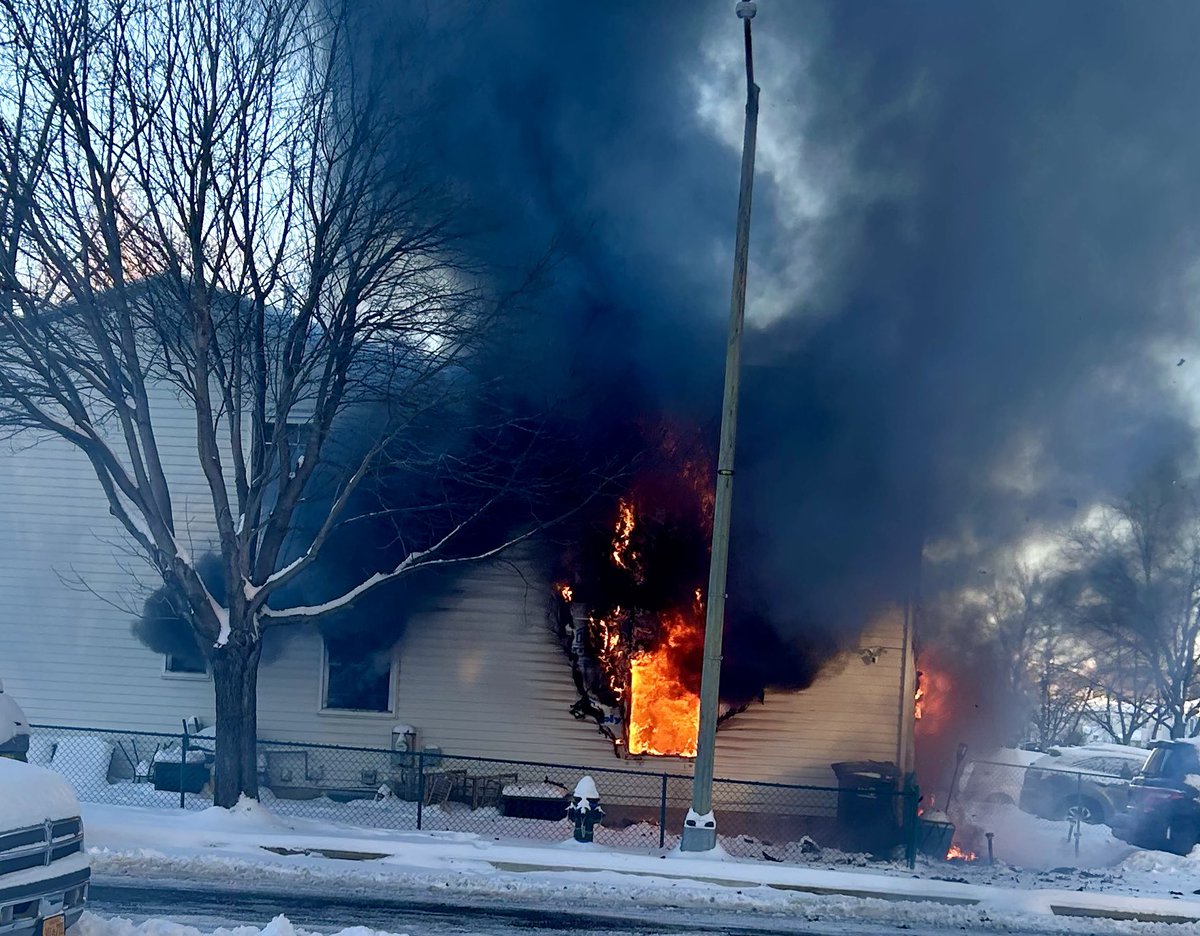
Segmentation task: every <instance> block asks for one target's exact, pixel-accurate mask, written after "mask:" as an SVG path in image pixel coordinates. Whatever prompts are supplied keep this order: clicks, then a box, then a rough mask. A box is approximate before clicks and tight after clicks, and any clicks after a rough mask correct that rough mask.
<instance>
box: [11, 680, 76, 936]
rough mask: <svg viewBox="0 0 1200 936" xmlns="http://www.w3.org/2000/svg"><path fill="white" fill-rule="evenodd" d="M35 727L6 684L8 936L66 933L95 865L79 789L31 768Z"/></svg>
mask: <svg viewBox="0 0 1200 936" xmlns="http://www.w3.org/2000/svg"><path fill="white" fill-rule="evenodd" d="M28 748H29V726H28V723H27V722H26V721H25V716H24V714H22V712H21V709H20V706H18V705H17V704H16V702H15V701H13V699H12V697H11V696H6V695H5V694H4V687H3V685H2V684H0V751H2V753H0V936H64V934H65V933H66V930H67V928H68V927H70V926H71V925H73V924H74V923H75V921H76V920H78V919H79V917H80V916H81V915H82V914H83V907H84V903H85V902H86V900H87V892H88V882H89V880H90V879H91V868H90V866H89V864H88V857H87V853H86V852H85V851H84V847H83V822H82V820H81V819H80V816H79V803H78V801H77V800H76V799H75V793H74V791H73V790H72V789H71V785H70V784H69V783H67V781H66V779H65V778H64V777H62V776H61V775H60V774H57V773H54V772H52V771H49V770H46V769H44V768H42V767H35V766H34V765H32V764H27V763H25V752H26V751H27V750H28Z"/></svg>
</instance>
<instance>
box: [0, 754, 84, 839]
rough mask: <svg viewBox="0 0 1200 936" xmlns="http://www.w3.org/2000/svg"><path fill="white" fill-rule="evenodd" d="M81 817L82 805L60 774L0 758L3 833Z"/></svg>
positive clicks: (0, 802) (0, 806) (1, 826)
mask: <svg viewBox="0 0 1200 936" xmlns="http://www.w3.org/2000/svg"><path fill="white" fill-rule="evenodd" d="M78 815H79V803H78V802H76V800H75V794H74V792H72V790H71V785H70V784H69V783H67V781H66V780H64V779H63V778H62V776H61V775H60V774H56V773H54V772H53V771H50V770H46V769H45V768H44V767H37V766H34V765H33V764H22V763H21V762H20V761H15V760H9V759H7V758H4V757H0V832H2V831H6V830H9V829H20V828H25V827H27V826H33V825H40V824H41V823H42V822H44V821H45V820H47V819H70V818H71V817H73V816H78Z"/></svg>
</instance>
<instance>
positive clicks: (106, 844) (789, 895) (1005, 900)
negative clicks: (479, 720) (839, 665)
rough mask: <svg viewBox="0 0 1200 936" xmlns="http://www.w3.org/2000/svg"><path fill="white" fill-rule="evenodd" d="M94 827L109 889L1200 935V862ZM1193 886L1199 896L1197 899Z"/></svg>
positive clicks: (126, 822) (313, 825)
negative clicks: (404, 896) (292, 883)
mask: <svg viewBox="0 0 1200 936" xmlns="http://www.w3.org/2000/svg"><path fill="white" fill-rule="evenodd" d="M84 821H85V825H86V829H87V841H88V845H89V850H90V852H91V855H92V859H93V862H94V866H95V871H96V874H97V876H98V878H100V879H103V878H104V876H105V875H111V876H114V877H115V876H126V877H130V876H138V875H151V876H153V875H155V874H158V875H165V874H177V875H182V876H185V877H187V878H189V879H192V878H197V877H198V878H200V879H213V878H215V877H217V878H224V879H227V878H229V877H231V876H235V877H236V876H238V875H243V874H245V873H247V871H248V870H250V871H252V873H254V874H255V875H258V876H260V877H261V876H262V875H264V874H267V875H273V876H275V877H276V878H278V879H280V880H287V879H289V878H292V879H303V880H305V881H308V882H312V881H314V880H319V881H328V882H329V883H330V884H336V883H337V882H342V883H352V884H353V885H354V886H356V887H360V888H361V887H364V886H366V887H370V886H372V885H378V884H384V885H387V886H389V887H391V888H395V887H397V886H401V887H408V888H414V889H417V890H423V891H440V892H444V891H447V890H450V891H460V892H463V893H470V894H474V895H487V894H495V895H503V896H506V897H508V898H512V897H514V896H515V895H519V896H521V897H523V898H527V899H534V900H539V899H556V900H561V898H562V893H563V890H564V888H566V889H570V890H572V892H573V894H574V892H578V893H577V896H579V897H581V898H584V899H586V898H587V897H589V896H601V895H604V897H605V899H611V895H612V894H613V893H622V894H625V893H634V892H636V893H637V894H640V895H641V897H640V898H639V899H641V900H642V901H643V902H644V901H645V900H647V899H653V898H655V897H656V896H657V897H658V898H661V899H662V900H664V901H670V902H673V903H679V902H681V901H682V902H688V901H691V902H693V903H694V904H695V905H717V906H725V905H731V906H734V905H735V906H750V907H753V908H756V909H763V910H780V909H783V908H785V907H786V906H787V905H788V904H789V903H792V902H794V901H795V900H797V899H802V900H814V899H820V898H831V897H832V898H842V899H844V898H852V899H856V900H865V901H887V902H892V903H897V902H903V903H906V904H914V903H915V904H920V905H924V906H925V908H926V909H927V911H928V912H929V913H930V914H932V915H934V916H937V917H943V916H946V915H947V914H949V915H951V916H953V915H955V914H961V912H963V911H969V912H970V915H971V916H972V917H975V916H981V917H983V918H999V917H1011V916H1014V915H1017V916H1023V915H1036V916H1041V917H1043V918H1044V917H1045V916H1047V915H1053V916H1057V917H1087V918H1107V919H1113V920H1139V921H1147V922H1160V923H1195V922H1200V899H1197V898H1196V897H1193V896H1192V894H1191V891H1192V890H1193V889H1194V888H1195V887H1196V886H1197V883H1200V877H1198V876H1197V875H1196V869H1197V868H1200V863H1197V862H1195V861H1192V860H1189V859H1179V860H1178V861H1179V862H1183V863H1182V864H1179V865H1178V866H1176V865H1173V864H1171V865H1167V866H1164V867H1157V868H1154V869H1151V870H1152V871H1153V873H1152V874H1149V875H1147V879H1148V880H1154V881H1157V880H1158V879H1160V878H1163V875H1164V873H1165V874H1167V875H1168V878H1169V879H1164V881H1163V886H1162V889H1161V891H1159V892H1157V893H1140V894H1139V893H1130V892H1125V893H1121V892H1115V893H1114V892H1111V891H1105V890H1100V889H1095V890H1083V891H1081V890H1078V889H1074V890H1072V889H1065V888H1053V887H1042V888H1038V887H1029V886H1022V887H1011V886H1002V885H997V884H988V883H971V882H962V881H955V880H945V879H940V880H939V879H935V878H934V877H932V876H931V873H930V872H929V870H928V869H927V870H926V873H925V874H923V875H913V874H905V873H901V872H899V871H898V870H897V869H895V868H892V869H883V870H876V869H874V868H867V869H855V870H840V869H837V870H835V869H830V868H821V867H810V866H800V865H788V864H776V863H765V862H761V861H745V860H738V859H732V858H728V857H724V856H720V855H704V856H702V857H697V856H691V855H688V856H684V855H681V854H679V853H677V852H673V853H668V854H665V855H659V856H652V855H645V854H631V853H629V852H626V851H620V850H616V849H609V848H604V847H602V846H593V845H580V844H577V843H575V842H571V841H567V842H562V843H553V844H544V843H524V842H512V841H496V840H492V839H482V838H480V837H478V836H476V835H473V834H469V833H437V832H396V831H389V830H372V829H359V828H352V827H339V826H334V825H330V824H327V823H320V822H315V821H311V820H298V819H283V818H280V817H278V816H275V815H272V814H271V813H269V812H267V811H266V810H265V809H264V808H263V807H261V806H259V805H258V804H256V803H245V804H243V805H242V806H240V807H238V808H237V809H235V810H228V811H227V810H218V809H210V810H205V811H203V812H195V813H188V812H179V811H167V810H152V809H139V808H136V807H120V806H97V805H85V807H84ZM1189 881H1190V884H1191V886H1190V887H1187V889H1186V890H1184V889H1183V887H1184V886H1185V884H1186V883H1188V882H1189ZM635 882H636V883H635ZM631 886H632V888H633V889H632V890H631ZM1096 886H1097V887H1101V886H1103V882H1101V883H1099V884H1097V885H1096ZM1125 890H1126V891H1128V890H1129V887H1128V886H1127V885H1126V886H1125ZM1184 894H1187V899H1185V898H1184ZM896 909H899V907H897V908H896Z"/></svg>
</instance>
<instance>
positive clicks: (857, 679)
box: [0, 392, 915, 785]
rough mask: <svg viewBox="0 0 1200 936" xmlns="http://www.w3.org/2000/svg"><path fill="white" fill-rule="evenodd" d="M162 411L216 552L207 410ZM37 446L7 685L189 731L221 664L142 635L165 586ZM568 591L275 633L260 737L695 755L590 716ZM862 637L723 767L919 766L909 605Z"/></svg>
mask: <svg viewBox="0 0 1200 936" xmlns="http://www.w3.org/2000/svg"><path fill="white" fill-rule="evenodd" d="M152 407H153V409H154V411H155V420H156V424H157V427H158V433H159V439H160V445H161V450H162V454H163V458H164V461H165V463H166V469H167V472H168V475H169V476H170V477H171V478H172V479H173V480H174V494H175V501H174V503H175V509H176V511H177V512H178V513H179V514H180V516H178V517H177V523H178V528H179V530H180V531H181V536H182V539H183V540H184V541H185V542H189V543H192V544H194V546H195V550H196V552H197V553H199V552H201V551H203V549H204V548H205V547H206V544H208V543H210V542H211V539H212V532H213V526H212V523H211V520H208V519H206V517H207V516H208V515H209V513H210V512H211V506H210V504H211V502H210V500H209V496H208V492H207V488H206V487H205V485H204V482H203V480H202V479H201V477H200V474H199V471H198V469H197V468H196V464H195V463H196V451H195V443H194V431H195V430H194V425H193V420H194V416H193V415H192V414H191V412H190V411H188V410H187V409H185V408H184V407H181V406H179V404H178V403H177V402H176V401H175V399H174V398H173V397H172V396H171V395H170V393H167V392H163V393H160V394H159V395H157V396H156V397H155V398H154V400H153V401H152ZM33 443H34V439H33V438H32V437H25V438H18V439H17V440H15V441H14V442H13V443H0V479H2V480H3V496H2V497H0V531H2V535H0V678H3V679H4V682H5V686H6V689H8V690H10V691H11V692H12V693H13V694H14V696H16V697H17V698H19V699H20V700H21V703H22V705H23V706H24V707H25V710H26V712H27V714H28V715H29V717H30V720H31V721H32V722H34V723H35V724H36V723H41V724H53V725H68V726H86V727H97V728H110V729H124V730H154V731H178V730H179V729H180V725H181V720H182V719H184V718H187V717H190V716H197V717H198V718H199V720H200V721H201V722H202V723H206V724H208V723H211V720H212V715H213V690H212V683H211V681H210V680H209V678H208V676H207V675H206V674H205V673H204V672H196V671H195V667H194V666H188V665H187V663H186V661H182V660H178V659H172V658H169V657H164V656H162V655H159V654H156V653H153V652H152V651H150V650H149V649H147V647H146V646H144V645H143V644H142V643H141V642H139V641H138V640H137V639H136V638H135V637H134V635H133V633H132V632H131V629H130V626H131V623H132V620H133V618H134V617H135V615H136V612H137V610H138V609H139V608H140V607H141V603H142V601H143V600H144V599H145V597H146V594H147V593H148V591H149V590H150V589H152V588H154V587H156V586H157V584H158V583H157V582H156V581H155V578H154V574H153V572H152V570H151V569H150V568H149V566H148V565H146V563H145V562H144V561H143V560H142V559H140V558H139V556H138V555H137V554H136V553H135V552H134V551H133V549H132V547H130V546H129V544H128V543H127V541H126V540H125V538H124V536H123V534H122V532H121V531H120V529H119V528H118V526H117V524H116V522H115V521H114V520H113V519H112V518H111V517H110V516H109V514H108V508H107V503H106V501H105V499H104V497H103V495H102V494H101V491H100V489H99V486H98V484H97V482H96V479H95V477H94V475H93V474H92V469H91V467H90V465H89V464H88V463H87V461H86V460H85V459H84V458H83V457H82V456H81V455H80V453H79V452H77V451H76V450H75V449H73V448H71V447H70V446H69V445H67V444H66V443H64V442H62V441H60V440H57V439H53V438H48V439H45V440H38V441H37V444H33ZM516 561H517V563H520V562H521V556H517V557H516ZM525 565H528V563H526V564H525ZM550 594H551V583H550V582H549V580H548V579H544V578H539V575H538V573H537V572H535V571H531V569H530V568H528V567H526V568H524V569H523V571H522V572H521V573H518V571H517V570H516V569H515V568H514V563H513V562H512V561H506V562H503V563H492V564H487V565H480V566H477V567H473V568H472V569H470V570H469V571H468V572H467V573H465V574H463V575H462V576H461V577H460V578H459V579H458V581H457V582H456V584H455V585H454V586H453V587H452V588H450V589H449V590H448V591H446V592H444V593H443V594H442V595H441V597H440V598H439V599H438V600H437V602H436V603H435V605H434V606H433V607H431V608H429V609H427V610H425V611H423V612H421V613H420V614H417V615H414V617H413V619H412V620H411V621H410V622H409V623H408V626H407V628H406V630H405V633H404V636H403V637H402V638H401V639H400V640H399V642H398V643H397V644H396V646H395V647H394V648H393V649H392V652H391V654H390V656H389V655H386V654H385V655H384V657H383V658H382V660H380V659H378V658H376V659H374V660H371V659H361V658H354V657H349V656H346V653H345V650H344V648H342V647H340V646H338V645H336V644H335V645H331V646H327V645H326V644H325V642H324V641H323V640H322V638H321V636H320V634H319V633H318V632H317V630H316V629H315V628H311V627H309V628H306V629H295V630H291V629H288V630H273V631H268V635H267V638H266V639H267V646H266V650H265V653H264V659H265V660H266V662H265V663H264V665H263V666H262V669H261V675H260V682H259V696H258V697H259V731H260V735H261V736H262V737H263V738H266V739H275V740H292V741H300V742H309V743H330V744H344V745H354V746H363V747H372V748H386V747H388V746H389V745H390V744H391V740H392V729H393V727H394V726H396V725H398V724H404V725H410V726H412V727H413V728H415V729H416V731H417V734H418V738H419V744H420V745H422V746H424V747H438V748H441V750H442V751H444V752H445V753H446V754H457V755H462V756H471V755H474V756H483V757H495V758H507V759H514V760H534V761H550V762H558V763H571V764H582V765H595V766H628V767H630V768H632V769H636V770H645V771H648V772H658V773H661V772H664V771H670V772H673V773H690V769H691V768H690V761H687V760H683V759H679V758H659V757H644V758H627V759H625V760H624V762H621V761H618V760H617V759H616V757H615V756H614V753H613V750H614V749H613V745H612V744H611V742H610V741H609V740H608V739H606V738H605V737H603V736H602V735H601V734H600V733H599V732H598V730H597V726H596V724H595V723H594V722H592V721H588V720H576V719H575V718H573V717H572V715H571V714H570V709H571V706H572V705H573V704H574V703H575V702H576V700H577V698H578V695H577V692H576V690H575V686H574V684H573V681H572V677H571V669H570V664H569V661H568V660H567V658H566V656H565V655H564V653H563V652H562V650H561V649H560V647H559V645H558V643H557V641H556V638H555V637H554V635H553V633H552V630H551V627H550V626H549V623H548V618H549V609H550V604H549V602H550ZM860 645H861V646H862V647H863V648H870V649H869V650H864V651H863V652H852V653H848V654H846V655H844V656H843V657H842V658H839V659H837V660H835V661H834V662H833V663H831V664H830V665H829V666H828V667H827V669H826V671H825V673H824V674H823V675H822V676H821V677H820V678H819V679H818V680H817V682H816V683H815V684H814V685H813V686H812V687H811V688H810V689H808V690H806V691H804V692H798V693H795V692H793V693H783V692H780V693H777V692H772V691H768V692H767V693H766V695H765V700H764V704H761V705H758V704H755V705H752V706H751V707H750V708H749V709H748V710H746V711H745V712H743V713H741V714H738V715H736V716H735V717H733V718H732V719H730V720H729V721H728V722H726V723H725V724H724V725H723V726H722V728H721V731H720V733H719V735H718V745H717V767H716V773H717V776H718V777H726V778H735V779H746V780H763V781H772V782H781V783H806V784H816V785H831V784H832V783H833V782H834V775H833V772H832V771H831V769H830V764H831V763H834V762H838V761H851V760H879V761H891V762H896V763H899V765H900V767H901V769H902V770H903V771H908V770H911V769H912V744H913V740H912V724H913V722H912V697H913V689H914V682H915V672H914V668H913V658H912V639H911V634H910V628H909V626H908V624H907V623H906V621H905V618H904V615H902V614H901V613H899V612H895V613H890V614H885V615H882V616H881V617H880V618H879V619H878V620H877V621H875V622H874V623H873V624H872V625H871V626H870V627H868V628H867V630H866V633H864V634H863V635H862V637H861V640H860ZM351 677H352V678H351Z"/></svg>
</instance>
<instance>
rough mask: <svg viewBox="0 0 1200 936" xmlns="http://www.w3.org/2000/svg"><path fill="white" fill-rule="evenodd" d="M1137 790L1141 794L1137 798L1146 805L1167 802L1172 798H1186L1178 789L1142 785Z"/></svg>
mask: <svg viewBox="0 0 1200 936" xmlns="http://www.w3.org/2000/svg"><path fill="white" fill-rule="evenodd" d="M1138 792H1139V793H1140V794H1141V795H1140V796H1139V799H1140V800H1141V801H1142V803H1143V804H1145V805H1146V806H1153V805H1155V804H1156V803H1169V802H1171V801H1173V800H1181V799H1185V798H1186V797H1185V796H1184V794H1182V793H1180V792H1179V791H1178V790H1164V789H1162V788H1160V787H1142V788H1141V789H1140V790H1139V791H1138Z"/></svg>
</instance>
